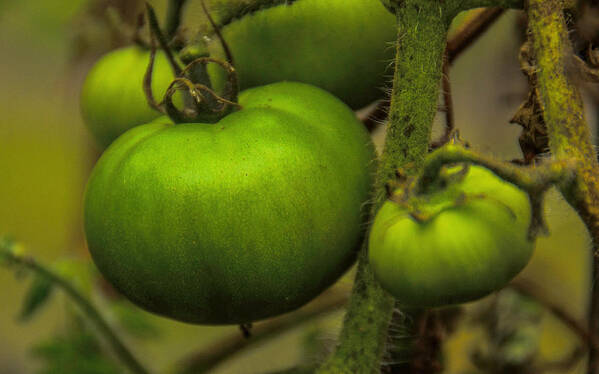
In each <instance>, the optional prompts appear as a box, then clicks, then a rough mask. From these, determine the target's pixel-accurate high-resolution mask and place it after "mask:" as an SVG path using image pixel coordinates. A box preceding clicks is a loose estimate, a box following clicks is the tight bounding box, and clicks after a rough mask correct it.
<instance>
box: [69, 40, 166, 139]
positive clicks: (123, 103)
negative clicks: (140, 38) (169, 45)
mask: <svg viewBox="0 0 599 374" xmlns="http://www.w3.org/2000/svg"><path fill="white" fill-rule="evenodd" d="M149 62H150V51H148V50H144V49H142V48H140V47H136V46H130V47H124V48H121V49H117V50H114V51H112V52H109V53H108V54H106V55H105V56H103V57H102V58H101V59H100V60H99V61H98V62H97V63H96V64H95V65H94V67H93V68H92V69H91V71H90V72H89V74H88V75H87V77H86V79H85V83H84V85H83V89H82V91H81V114H82V117H83V120H84V122H85V124H86V125H87V126H88V127H89V129H90V131H91V133H92V134H93V136H94V138H95V139H96V141H97V142H98V144H99V145H100V146H102V147H104V148H105V147H107V146H108V145H109V144H110V143H112V142H113V141H114V139H116V138H117V137H118V136H119V135H121V134H122V133H124V132H125V131H127V130H129V129H130V128H132V127H135V126H137V125H141V124H144V123H147V122H149V121H151V120H153V119H155V118H157V117H159V116H161V115H162V113H160V112H159V111H157V110H154V109H152V108H151V107H150V105H149V104H148V102H147V100H146V97H145V94H144V91H143V79H144V75H145V72H146V68H147V67H148V63H149ZM173 79H174V75H173V72H172V70H171V68H170V65H169V63H168V60H167V58H166V56H165V55H164V53H163V52H157V53H156V60H155V62H154V69H153V73H152V93H153V95H154V97H155V98H156V100H158V101H160V100H161V99H162V97H163V96H164V93H165V92H166V90H167V88H168V86H169V84H170V82H171V81H172V80H173Z"/></svg>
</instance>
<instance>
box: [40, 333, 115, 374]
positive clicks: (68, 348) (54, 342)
mask: <svg viewBox="0 0 599 374" xmlns="http://www.w3.org/2000/svg"><path fill="white" fill-rule="evenodd" d="M31 353H32V355H33V356H34V357H36V358H37V359H39V360H40V361H41V362H42V365H41V368H40V369H39V370H38V371H37V372H36V374H122V373H123V370H122V369H121V368H119V367H118V366H117V365H116V363H114V362H113V361H112V360H110V359H109V358H108V357H107V356H105V355H104V354H103V352H102V350H101V347H100V344H99V343H98V341H97V340H96V338H95V337H94V336H93V335H92V334H90V333H89V332H86V331H84V330H76V331H71V332H70V333H69V334H67V335H58V336H55V337H53V338H51V339H50V340H48V341H46V342H43V343H41V344H38V345H37V346H35V347H34V348H33V350H32V352H31Z"/></svg>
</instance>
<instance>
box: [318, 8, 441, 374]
mask: <svg viewBox="0 0 599 374" xmlns="http://www.w3.org/2000/svg"><path fill="white" fill-rule="evenodd" d="M396 14H397V17H398V29H399V33H398V44H397V54H396V58H395V74H394V79H393V92H392V96H391V107H390V112H389V118H390V123H389V127H388V129H387V137H386V141H385V149H384V151H383V155H382V156H381V160H380V163H379V169H378V172H377V178H376V184H375V197H374V204H373V208H372V214H373V215H374V214H375V213H376V211H377V210H378V209H379V208H380V206H381V205H382V203H383V202H384V201H385V200H386V198H387V196H386V188H385V186H386V184H387V183H389V182H390V181H392V180H393V179H395V178H396V171H397V170H398V169H400V170H402V172H405V173H406V175H415V174H417V173H418V172H419V170H420V168H421V166H422V165H423V162H424V157H425V155H426V153H427V152H428V145H429V141H430V135H431V127H432V123H433V119H434V116H435V113H436V111H437V99H438V94H439V85H440V81H441V74H442V61H443V53H444V50H445V43H446V33H447V28H448V24H449V20H450V17H448V16H446V14H445V12H444V11H443V9H442V3H440V2H437V1H434V0H426V1H422V0H406V1H405V2H402V4H401V6H400V7H399V8H398V9H397V13H396ZM358 261H359V263H358V272H357V274H356V280H355V284H354V289H353V291H352V295H351V299H350V303H349V306H348V310H347V314H346V317H345V321H344V324H343V328H342V331H341V335H340V338H339V340H340V343H339V346H338V347H337V350H336V351H335V352H334V353H333V355H332V356H331V357H330V358H329V359H328V360H327V361H326V362H325V363H324V365H323V366H322V367H321V368H320V369H319V370H318V371H317V372H318V373H334V374H339V373H352V374H353V373H378V372H380V360H381V357H382V356H383V354H384V351H385V343H386V339H387V328H388V324H389V320H390V318H391V314H392V311H393V307H394V300H393V298H392V297H391V296H389V295H388V294H387V293H386V292H385V291H384V290H382V289H381V287H380V286H379V284H378V282H377V281H376V279H375V278H374V275H373V274H372V271H371V269H370V267H369V264H368V255H367V247H366V244H365V245H364V247H363V248H362V250H361V252H360V255H359V259H358ZM403 321H405V322H404V323H405V324H407V323H409V322H408V321H412V319H410V318H405V319H403ZM399 329H400V330H402V331H405V332H407V334H406V339H402V340H399V341H397V340H395V342H396V343H398V344H400V346H399V347H397V346H396V347H394V352H399V356H400V357H397V356H398V355H397V354H396V356H395V357H394V361H397V360H399V361H409V359H410V357H409V353H410V350H411V345H412V343H413V342H412V338H411V337H412V336H413V334H410V333H409V332H410V330H412V326H411V325H404V326H399Z"/></svg>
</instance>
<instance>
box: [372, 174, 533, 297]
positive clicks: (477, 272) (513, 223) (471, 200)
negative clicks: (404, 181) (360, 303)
mask: <svg viewBox="0 0 599 374" xmlns="http://www.w3.org/2000/svg"><path fill="white" fill-rule="evenodd" d="M467 170H468V171H467V174H466V175H465V176H463V177H460V173H461V172H463V171H462V169H461V168H460V167H457V168H456V167H454V168H451V169H448V170H447V175H446V178H447V179H444V183H446V184H447V185H446V186H442V185H438V186H435V187H433V188H432V190H430V191H429V192H427V193H426V194H425V195H424V196H421V197H418V198H416V199H415V200H412V201H410V202H408V204H409V205H410V204H411V206H412V209H417V211H418V212H419V213H420V214H423V213H424V214H426V215H428V217H425V218H424V219H421V220H418V219H415V218H413V216H412V215H411V213H410V212H411V211H413V210H409V209H408V208H407V206H401V205H400V204H398V203H395V202H393V201H387V202H386V203H385V204H384V205H383V206H382V208H381V209H380V211H379V212H378V213H377V215H376V217H375V220H374V224H373V226H372V229H371V232H370V237H369V258H370V263H371V266H372V269H373V271H374V274H375V276H376V278H377V279H378V280H379V282H380V283H381V285H382V286H383V287H384V288H385V289H386V290H387V291H389V292H390V293H391V294H392V295H394V296H395V297H396V298H397V299H398V301H399V302H400V303H402V304H404V305H407V306H415V307H436V306H442V305H448V304H455V303H462V302H466V301H471V300H475V299H478V298H480V297H483V296H485V295H487V294H489V293H491V292H493V291H495V290H498V289H500V288H501V287H503V286H504V285H505V284H507V283H508V282H509V281H510V280H511V279H512V278H513V277H514V276H515V275H516V274H517V273H518V272H520V271H521V270H522V269H523V268H524V266H526V264H527V263H528V261H529V260H530V257H531V255H532V251H533V242H532V241H531V240H529V239H528V227H529V224H530V219H531V213H530V204H529V202H528V197H527V195H526V194H525V193H524V192H523V191H522V190H520V189H518V188H517V187H515V186H514V185H512V184H510V183H508V182H505V181H503V180H502V179H500V178H499V177H497V176H496V175H495V174H493V173H492V172H490V171H489V170H487V169H485V168H483V167H480V166H470V167H469V169H467Z"/></svg>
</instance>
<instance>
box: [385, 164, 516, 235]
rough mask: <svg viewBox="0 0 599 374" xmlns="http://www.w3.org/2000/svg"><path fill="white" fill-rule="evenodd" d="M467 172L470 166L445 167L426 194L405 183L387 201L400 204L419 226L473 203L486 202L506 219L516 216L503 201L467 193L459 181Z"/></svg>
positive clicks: (413, 184)
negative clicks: (496, 207)
mask: <svg viewBox="0 0 599 374" xmlns="http://www.w3.org/2000/svg"><path fill="white" fill-rule="evenodd" d="M469 170H470V165H469V164H465V163H463V164H458V165H451V166H450V165H447V166H445V167H444V168H443V169H442V170H441V171H440V173H439V175H438V176H437V179H435V180H433V181H431V183H430V184H429V185H428V186H427V188H426V189H425V190H417V189H416V186H417V185H416V183H415V180H411V181H409V182H406V183H405V184H404V186H403V187H400V188H399V189H397V190H395V191H394V192H393V194H392V196H390V200H391V201H393V202H395V203H397V204H399V205H400V206H401V207H402V208H403V209H405V211H406V212H407V214H409V215H410V216H411V217H412V218H413V219H414V220H415V221H417V222H419V223H426V222H428V221H431V220H433V219H434V218H435V217H437V216H438V215H439V214H441V213H443V212H445V211H447V210H451V209H455V208H458V207H460V206H464V205H467V204H469V203H470V202H472V201H473V200H487V201H490V202H493V203H496V204H497V205H499V206H501V207H503V208H505V209H506V211H508V213H509V215H511V216H513V217H514V219H515V218H516V213H515V212H514V211H513V210H512V209H511V208H510V207H509V206H508V205H506V204H505V203H503V202H502V201H500V200H498V199H495V198H494V197H492V196H490V195H488V194H484V193H466V192H464V188H463V187H462V183H461V182H462V181H463V180H464V178H465V177H466V175H467V174H468V171H469Z"/></svg>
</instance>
